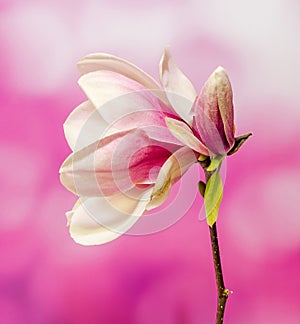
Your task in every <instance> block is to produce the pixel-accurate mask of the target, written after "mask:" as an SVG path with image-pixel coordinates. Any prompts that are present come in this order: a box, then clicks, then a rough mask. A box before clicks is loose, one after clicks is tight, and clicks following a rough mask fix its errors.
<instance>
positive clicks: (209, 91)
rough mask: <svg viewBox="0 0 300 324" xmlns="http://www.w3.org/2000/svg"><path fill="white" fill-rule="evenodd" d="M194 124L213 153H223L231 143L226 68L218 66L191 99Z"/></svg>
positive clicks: (230, 111)
mask: <svg viewBox="0 0 300 324" xmlns="http://www.w3.org/2000/svg"><path fill="white" fill-rule="evenodd" d="M193 112H194V125H193V126H194V128H195V129H196V131H197V132H198V134H199V137H200V140H201V141H202V142H203V144H204V145H206V146H207V147H208V148H209V149H210V150H211V151H212V152H213V153H215V154H226V153H227V152H228V151H229V150H230V149H231V147H232V146H233V144H234V124H233V103H232V89H231V85H230V81H229V78H228V76H227V74H226V71H225V69H224V68H222V67H220V66H219V67H218V68H217V69H216V70H215V71H214V72H213V73H212V74H211V76H210V77H209V78H208V80H207V81H206V83H205V84H204V86H203V88H202V90H201V92H200V95H199V96H198V98H197V99H196V101H195V104H194V107H193Z"/></svg>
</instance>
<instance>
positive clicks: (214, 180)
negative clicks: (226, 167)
mask: <svg viewBox="0 0 300 324" xmlns="http://www.w3.org/2000/svg"><path fill="white" fill-rule="evenodd" d="M222 197H223V184H222V180H221V177H220V172H219V170H217V171H216V172H214V173H213V174H212V175H211V177H210V178H209V179H208V181H207V184H206V189H205V193H204V204H205V211H206V221H207V224H208V225H209V226H213V224H214V223H215V222H216V221H217V218H218V213H219V208H220V204H221V201H222Z"/></svg>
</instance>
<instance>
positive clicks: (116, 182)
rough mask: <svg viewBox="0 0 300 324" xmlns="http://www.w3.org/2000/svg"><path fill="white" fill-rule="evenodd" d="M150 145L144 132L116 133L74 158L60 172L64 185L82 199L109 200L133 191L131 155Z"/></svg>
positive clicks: (72, 156)
mask: <svg viewBox="0 0 300 324" xmlns="http://www.w3.org/2000/svg"><path fill="white" fill-rule="evenodd" d="M149 144H150V139H149V137H148V136H147V135H146V134H145V132H143V131H141V130H137V129H134V130H131V131H124V132H120V133H116V134H113V135H110V136H108V137H105V138H103V139H101V140H100V141H97V142H95V143H92V144H90V145H89V146H87V147H85V148H83V149H82V150H79V151H76V152H74V153H73V154H71V155H70V156H69V157H68V158H67V159H66V160H65V162H64V163H63V165H62V166H61V169H60V179H61V182H62V184H63V185H64V186H65V187H66V188H67V189H68V190H70V191H72V192H73V193H75V194H77V195H79V196H110V195H113V194H115V193H117V192H119V191H120V190H122V191H126V190H129V189H130V188H132V187H134V183H133V182H132V181H131V178H130V175H129V163H130V155H131V154H133V153H134V152H136V151H138V150H139V149H140V148H141V147H144V146H148V145H149Z"/></svg>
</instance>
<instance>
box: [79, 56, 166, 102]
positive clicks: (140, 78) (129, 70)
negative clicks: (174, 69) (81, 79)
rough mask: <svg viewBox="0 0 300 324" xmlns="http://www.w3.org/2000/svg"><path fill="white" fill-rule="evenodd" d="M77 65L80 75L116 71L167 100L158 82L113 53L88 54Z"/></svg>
mask: <svg viewBox="0 0 300 324" xmlns="http://www.w3.org/2000/svg"><path fill="white" fill-rule="evenodd" d="M77 67H78V70H79V72H80V74H81V75H84V74H87V73H90V72H94V71H100V70H106V71H112V72H116V73H118V74H121V75H123V76H125V77H127V78H129V79H132V80H134V81H136V82H138V83H140V84H141V85H143V86H144V87H145V88H146V89H149V90H154V91H153V93H155V94H156V95H157V97H159V98H160V99H161V100H162V101H163V102H165V103H167V102H168V101H167V98H166V96H165V94H164V93H163V91H161V86H160V85H159V83H158V82H156V81H155V80H154V79H153V78H152V77H151V76H150V75H149V74H147V73H146V72H144V71H143V70H141V69H140V68H138V67H137V66H136V65H134V64H132V63H130V62H128V61H126V60H124V59H121V58H119V57H116V56H114V55H110V54H105V53H94V54H89V55H87V56H85V57H84V58H83V59H82V60H80V61H79V62H78V64H77ZM155 90H156V91H155Z"/></svg>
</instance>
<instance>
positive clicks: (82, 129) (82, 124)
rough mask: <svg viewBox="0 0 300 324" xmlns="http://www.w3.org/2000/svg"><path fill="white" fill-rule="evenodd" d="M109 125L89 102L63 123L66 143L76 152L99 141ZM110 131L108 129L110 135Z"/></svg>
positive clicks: (72, 113) (73, 112)
mask: <svg viewBox="0 0 300 324" xmlns="http://www.w3.org/2000/svg"><path fill="white" fill-rule="evenodd" d="M108 127H109V125H108V123H107V122H106V121H105V120H104V119H103V117H102V116H101V114H100V113H99V112H98V111H97V110H96V109H95V107H94V106H93V105H92V103H91V102H90V101H85V102H83V103H82V104H80V105H79V106H78V107H77V108H75V109H74V110H73V111H72V112H71V114H70V115H69V116H68V118H67V119H66V121H65V123H64V132H65V136H66V139H67V142H68V144H69V146H70V148H71V149H72V150H73V151H75V150H76V151H77V150H79V149H81V148H83V147H85V146H88V145H89V144H91V143H93V142H95V141H97V140H99V139H100V138H102V137H103V136H104V135H105V134H106V133H107V129H108ZM111 132H112V130H111V129H110V134H111Z"/></svg>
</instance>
